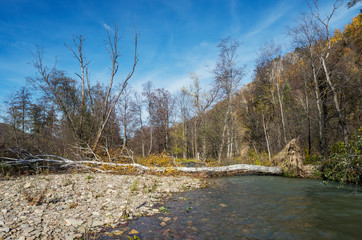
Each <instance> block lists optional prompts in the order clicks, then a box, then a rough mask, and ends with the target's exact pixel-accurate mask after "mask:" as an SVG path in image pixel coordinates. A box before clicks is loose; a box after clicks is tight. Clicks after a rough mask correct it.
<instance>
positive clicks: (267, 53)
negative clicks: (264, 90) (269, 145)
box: [260, 41, 287, 146]
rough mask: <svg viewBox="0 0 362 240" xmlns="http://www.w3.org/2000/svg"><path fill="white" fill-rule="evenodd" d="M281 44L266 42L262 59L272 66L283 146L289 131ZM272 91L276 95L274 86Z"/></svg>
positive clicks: (271, 76)
mask: <svg viewBox="0 0 362 240" xmlns="http://www.w3.org/2000/svg"><path fill="white" fill-rule="evenodd" d="M280 54H281V46H280V45H277V44H275V43H274V42H273V41H271V42H270V43H266V44H265V45H264V47H263V48H262V49H261V53H260V58H261V59H262V61H265V63H266V64H267V65H269V67H270V73H269V75H270V83H271V85H272V86H275V88H276V95H277V100H278V104H279V110H280V119H281V125H282V131H283V146H284V145H285V144H287V133H286V121H285V117H284V107H283V101H282V93H281V89H280V88H281V86H280V84H281V80H282V79H281V77H282V68H283V66H282V62H281V59H280V58H281V57H280ZM270 90H271V91H273V92H272V96H273V95H274V87H271V88H270Z"/></svg>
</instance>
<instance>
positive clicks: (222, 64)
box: [214, 38, 244, 163]
mask: <svg viewBox="0 0 362 240" xmlns="http://www.w3.org/2000/svg"><path fill="white" fill-rule="evenodd" d="M239 45H240V43H239V42H238V41H236V40H233V39H231V38H226V39H223V40H222V41H221V42H220V43H219V44H218V48H219V61H218V62H217V65H216V67H215V69H214V74H215V79H216V83H217V85H218V86H219V88H220V90H221V93H222V94H223V95H224V98H225V100H226V101H227V110H226V113H225V117H224V123H223V130H222V135H221V143H220V147H219V157H218V161H219V163H220V162H221V156H222V152H223V147H224V145H225V134H226V132H227V131H230V133H231V134H230V139H229V140H228V142H229V145H228V150H229V151H228V153H227V157H228V158H231V157H232V155H233V152H234V150H233V148H234V144H235V145H236V144H237V142H236V141H235V139H236V138H235V121H234V114H233V109H232V97H233V95H234V93H235V92H236V91H237V90H238V88H239V86H240V81H241V79H242V77H243V76H244V68H243V67H240V66H238V63H237V57H238V49H239ZM229 119H230V122H231V124H230V125H231V126H229V124H228V120H229ZM235 147H236V148H237V146H235Z"/></svg>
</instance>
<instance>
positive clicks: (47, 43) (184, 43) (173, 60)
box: [0, 0, 361, 102]
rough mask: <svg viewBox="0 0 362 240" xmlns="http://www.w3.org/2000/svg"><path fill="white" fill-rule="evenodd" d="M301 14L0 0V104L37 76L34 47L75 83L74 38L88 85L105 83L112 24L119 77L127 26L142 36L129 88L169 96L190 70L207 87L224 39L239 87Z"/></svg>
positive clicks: (178, 0)
mask: <svg viewBox="0 0 362 240" xmlns="http://www.w3.org/2000/svg"><path fill="white" fill-rule="evenodd" d="M330 2H331V1H330V0H323V1H320V8H321V11H322V12H323V11H328V7H329V5H330ZM360 7H361V4H359V5H358V6H355V7H354V8H352V9H347V8H346V7H345V4H344V6H343V7H342V8H341V9H340V10H339V11H338V12H337V15H336V16H335V19H334V21H333V22H332V27H333V28H342V27H343V25H344V24H346V23H348V22H350V21H351V18H352V17H353V16H356V15H357V14H358V12H359V8H360ZM303 11H307V6H306V4H305V1H304V0H275V1H274V0H270V1H261V0H254V1H238V0H193V1H191V0H157V1H156V0H155V1H153V0H133V1H132V0H129V1H126V0H118V1H116V0H107V1H91V0H87V1H85V0H84V1H77V0H72V1H69V0H61V1H58V0H0V101H1V102H2V101H3V100H4V99H5V97H6V96H9V95H10V94H11V93H13V92H15V91H16V90H18V89H19V88H20V87H21V86H26V85H27V83H26V80H25V78H26V77H31V76H35V71H34V69H33V68H32V66H31V65H30V64H29V62H31V61H32V51H34V49H35V46H36V45H39V46H41V47H42V48H43V49H44V51H45V59H46V61H47V62H48V63H49V65H52V64H53V63H54V59H55V57H56V58H57V65H58V68H60V69H63V70H65V71H67V72H68V74H69V75H70V76H71V77H74V78H76V75H75V74H74V73H75V72H79V68H78V65H77V62H76V61H75V59H74V58H73V57H72V54H71V52H70V51H69V50H67V49H66V48H65V47H64V43H67V44H71V42H72V35H77V34H82V35H85V36H86V39H87V40H86V42H85V46H84V47H85V53H86V56H87V58H88V59H89V60H91V63H90V65H89V68H90V72H91V81H92V82H93V83H95V82H97V81H98V82H106V81H107V79H108V76H109V66H110V65H109V57H108V55H107V52H106V49H105V43H104V40H105V39H106V29H105V28H106V27H107V26H110V27H111V28H112V27H113V26H114V25H115V24H117V25H118V26H119V30H120V32H121V33H122V34H123V38H122V40H121V46H122V57H121V59H120V66H121V69H120V75H119V76H118V79H121V78H122V76H125V75H126V74H127V73H128V71H129V69H130V66H131V63H132V56H131V55H132V50H133V45H132V44H133V43H132V35H131V32H132V28H133V27H134V26H135V27H137V30H138V32H139V33H140V38H139V59H140V60H139V64H138V66H137V68H136V72H135V75H134V77H133V78H132V79H131V81H130V84H131V85H132V86H133V88H135V89H138V90H140V89H141V88H142V83H144V82H146V81H152V82H153V83H154V85H155V86H156V87H163V88H166V89H169V90H170V91H174V90H176V89H178V88H180V87H181V86H185V85H186V86H187V85H189V84H190V82H191V80H190V78H189V73H190V72H195V73H197V74H198V75H199V76H200V79H201V80H202V82H203V83H204V84H207V83H208V82H210V81H211V80H212V77H213V76H212V73H211V72H210V70H211V69H212V68H213V66H214V65H215V63H216V61H217V55H218V52H217V47H216V46H217V43H218V42H219V41H220V40H221V39H223V38H225V37H228V36H231V37H233V38H235V39H238V40H240V41H241V42H242V45H241V47H240V51H239V63H240V65H244V64H245V65H246V67H247V68H246V70H247V75H246V77H245V78H244V80H243V84H245V83H248V82H250V81H251V78H252V71H253V67H254V63H255V58H256V57H257V51H258V49H259V48H260V47H261V46H262V45H263V44H264V43H265V42H266V41H270V40H274V41H275V42H276V43H281V44H282V45H283V47H284V51H289V50H291V49H290V47H289V43H288V39H287V36H286V34H285V32H286V28H287V26H293V25H294V24H295V22H296V21H297V20H298V18H299V17H300V14H301V13H302V12H303Z"/></svg>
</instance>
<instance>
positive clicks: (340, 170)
mask: <svg viewBox="0 0 362 240" xmlns="http://www.w3.org/2000/svg"><path fill="white" fill-rule="evenodd" d="M361 153H362V136H361V135H355V136H353V137H352V138H351V140H350V141H349V142H348V143H347V144H345V143H343V142H337V143H335V144H334V145H332V146H331V155H330V156H329V158H328V160H327V161H325V162H323V164H322V168H321V175H322V177H323V178H324V179H325V180H330V181H338V182H341V183H355V184H361V180H362V158H361Z"/></svg>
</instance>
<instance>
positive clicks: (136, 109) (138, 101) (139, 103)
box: [131, 92, 145, 157]
mask: <svg viewBox="0 0 362 240" xmlns="http://www.w3.org/2000/svg"><path fill="white" fill-rule="evenodd" d="M143 102H144V100H143V98H142V95H141V94H139V93H138V92H134V95H133V101H132V102H131V112H132V113H133V114H134V115H135V116H136V119H137V120H138V126H139V128H140V131H141V148H142V157H145V139H144V130H143V119H142V117H143V114H142V108H143Z"/></svg>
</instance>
